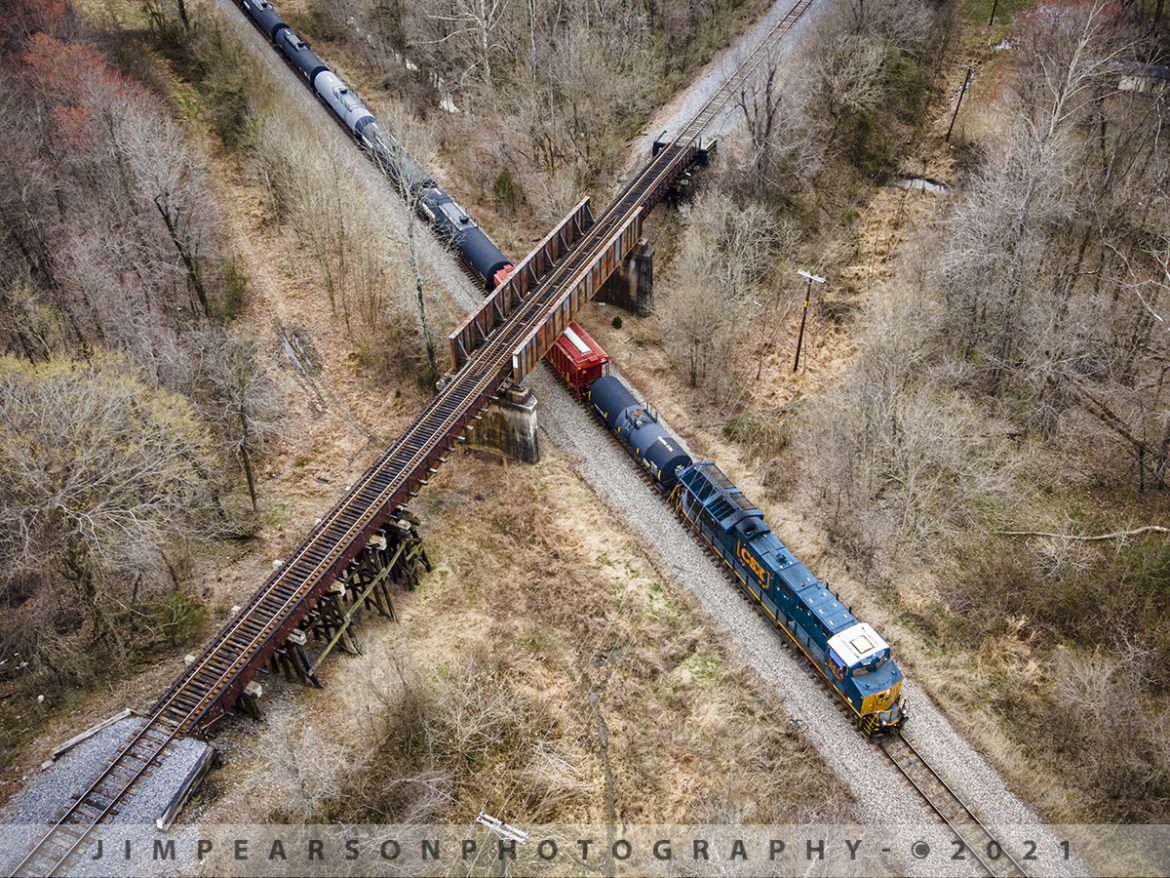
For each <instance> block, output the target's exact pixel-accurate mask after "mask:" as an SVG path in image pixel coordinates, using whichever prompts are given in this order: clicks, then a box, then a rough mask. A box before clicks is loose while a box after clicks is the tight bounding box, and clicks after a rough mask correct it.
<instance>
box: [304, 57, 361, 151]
mask: <svg viewBox="0 0 1170 878" xmlns="http://www.w3.org/2000/svg"><path fill="white" fill-rule="evenodd" d="M313 90H314V91H316V92H317V94H319V95H320V96H321V100H323V101H325V103H326V104H328V105H329V109H331V110H332V111H333V112H334V113H336V114H337V118H339V119H340V120H341V122H342V124H344V125H345V127H346V128H348V129H349V130H350V131H351V132H353V133H354V134H355V135H357V136H358V137H360V136H361V134H362V129H363V128H365V127H366V126H367V125H369V124H370V123H371V122H373V121H374V115H373V113H371V112H370V110H369V108H368V107H367V106H366V105H365V104H363V103H362V99H361V98H359V97H358V96H357V95H356V94H354V92H353V90H352V89H350V87H349V86H348V85H346V84H345V83H344V82H342V81H341V79H340V78H339V77H338V76H337V74H336V73H334V72H333V71H332V70H323V71H321V72H320V73H319V74H317V78H316V79H314V80H313Z"/></svg>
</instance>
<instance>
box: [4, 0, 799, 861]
mask: <svg viewBox="0 0 1170 878" xmlns="http://www.w3.org/2000/svg"><path fill="white" fill-rule="evenodd" d="M811 3H812V0H797V2H796V3H795V5H794V6H793V7H792V9H790V10H789V11H788V12H787V13H786V14H785V15H784V16H783V17H782V18H781V19H780V20H779V21H778V22H777V24H776V25H775V26H774V27H773V29H772V31H771V32H770V33H769V34H768V36H767V37H765V38H764V40H762V41H761V42H760V43H759V44H758V45H757V46H756V48H755V49H754V50H753V51H752V52H751V54H750V55H748V57H747V58H746V59H745V60H744V62H743V63H742V64H741V65H740V67H739V68H738V70H736V71H735V72H734V73H733V74H732V75H731V76H730V77H729V78H728V79H727V80H726V81H725V82H724V84H723V86H722V87H721V88H720V89H719V90H718V91H717V92H716V93H715V94H714V95H713V96H712V97H711V98H710V99H709V100H708V101H707V103H706V104H705V105H704V106H703V107H702V109H701V110H700V111H699V112H698V114H697V115H696V116H695V117H694V118H693V119H692V120H691V121H690V122H689V123H688V124H687V125H686V126H685V127H684V128H683V129H682V131H681V132H680V133H679V135H678V136H677V137H676V138H675V139H674V140H673V141H672V142H670V143H666V144H663V145H662V147H661V148H660V149H658V150H657V151H656V152H655V154H654V156H653V157H652V158H651V159H650V160H649V161H648V162H647V163H646V164H645V165H644V166H643V167H642V168H641V169H640V170H639V171H638V172H637V173H636V174H634V175H633V177H632V178H631V179H630V180H629V182H627V183H626V185H625V186H624V188H623V189H622V190H621V192H620V193H619V194H618V195H617V197H616V198H615V199H614V200H613V202H612V203H611V204H610V205H609V206H608V207H607V208H606V209H605V210H604V211H602V212H601V214H600V215H598V216H596V217H595V216H594V214H593V212H592V209H591V206H590V203H589V201H588V199H585V200H583V201H582V202H581V203H579V204H578V205H577V206H576V207H575V208H574V209H573V210H572V211H570V213H569V214H568V215H567V216H566V217H565V219H564V220H562V222H561V223H560V224H558V226H557V227H556V228H555V229H554V230H553V231H552V232H550V234H549V235H548V236H547V237H546V238H545V239H544V240H543V241H542V242H541V243H540V244H539V245H538V246H537V247H536V248H535V249H534V250H533V251H532V252H531V253H530V254H529V255H528V256H527V257H526V258H525V259H524V260H523V261H522V262H521V263H520V264H519V265H518V266H517V267H516V270H515V271H514V272H513V273H512V275H511V276H510V277H509V278H508V279H507V280H506V281H505V282H503V283H502V284H501V285H500V286H499V287H497V288H496V289H495V290H494V291H493V292H492V294H491V295H490V296H489V297H488V298H487V299H485V301H484V303H483V304H482V306H481V307H480V308H479V309H478V310H477V311H476V312H475V313H474V314H472V315H471V316H469V317H468V318H467V320H466V321H464V323H463V324H462V325H461V326H460V327H458V328H457V329H456V330H455V331H454V332H453V333H452V334H451V336H450V337H449V347H450V355H451V363H452V368H453V369H454V372H453V373H452V374H451V376H450V378H449V380H447V381H446V382H445V383H444V384H443V385H442V387H441V388H440V389H439V391H438V392H437V393H436V395H435V396H434V397H433V398H432V399H431V400H430V402H429V403H428V404H427V405H426V407H425V408H424V409H423V411H422V412H421V413H420V414H419V416H418V417H417V418H416V419H415V420H414V422H413V423H411V425H410V426H409V427H408V428H407V429H406V430H405V431H404V432H403V433H402V434H401V435H400V436H399V437H398V438H397V439H396V440H394V442H393V443H392V444H391V445H390V447H389V448H388V449H387V450H386V451H385V452H383V453H382V455H381V456H380V457H379V458H378V459H377V460H376V461H375V462H374V463H373V464H372V465H371V466H370V467H369V468H368V469H367V470H366V471H365V472H364V473H363V474H362V475H361V477H360V478H358V479H357V480H356V481H355V483H354V484H353V486H352V487H351V488H350V489H349V490H348V491H346V493H345V495H344V496H343V497H342V498H341V499H340V500H339V501H338V503H337V504H336V505H335V506H334V507H333V508H332V509H331V510H329V512H328V513H326V514H325V516H324V517H323V518H321V519H320V520H319V521H318V522H317V524H316V525H315V526H314V527H313V528H312V530H311V531H310V532H309V534H308V535H307V536H306V537H305V538H304V539H303V540H302V541H301V543H300V544H299V545H298V546H297V547H296V548H295V549H294V550H293V551H292V552H291V553H289V555H288V556H287V557H286V558H285V559H283V560H282V561H281V562H280V563H279V565H278V566H276V567H275V569H274V570H273V572H272V573H271V575H269V577H268V578H267V579H266V580H265V582H264V583H263V585H261V587H260V588H259V589H257V591H256V592H255V593H254V594H253V595H252V596H251V598H250V599H249V600H248V602H247V603H246V604H245V605H243V606H242V607H240V608H239V609H238V610H237V611H236V612H235V613H233V615H232V616H231V618H230V619H229V620H228V621H227V623H226V624H225V625H224V626H223V628H221V629H220V631H219V632H218V633H217V634H216V635H215V636H214V637H213V638H212V639H211V641H210V642H209V643H208V644H207V646H206V647H205V648H204V649H203V651H202V652H201V653H200V654H199V655H197V656H194V657H189V661H188V664H187V666H186V668H185V669H184V670H183V672H182V673H181V674H180V675H179V677H178V678H177V679H176V680H175V681H174V683H173V684H172V685H171V686H170V687H169V688H168V689H167V691H166V692H165V693H164V694H163V695H162V697H161V698H159V699H158V701H157V702H156V703H155V705H154V706H153V708H152V709H151V710H150V712H149V715H148V718H147V720H146V722H145V723H144V724H143V725H142V727H141V730H140V731H139V732H137V733H136V735H135V736H134V737H133V738H132V739H131V740H129V741H128V742H127V743H126V744H125V745H124V746H123V747H122V748H121V749H120V750H119V752H118V754H117V755H116V756H115V757H114V758H113V759H112V760H111V761H110V762H109V763H108V765H107V767H106V768H105V769H104V771H103V772H102V773H101V774H100V775H99V777H98V778H97V779H96V780H95V781H94V782H93V783H92V785H91V786H90V787H89V789H87V790H86V791H85V792H84V793H82V794H81V795H80V796H78V798H77V799H76V801H74V802H71V803H68V804H67V805H66V806H65V807H64V809H63V812H62V813H61V816H60V817H59V819H58V821H57V822H56V824H55V825H54V826H53V827H52V828H51V830H50V831H49V832H48V833H47V834H46V835H44V836H43V837H42V838H41V839H40V841H39V842H38V843H37V844H36V845H35V846H34V847H33V848H32V849H31V850H30V851H29V852H28V854H27V856H26V857H25V858H24V860H23V861H22V862H20V863H19V864H18V865H17V867H16V870H15V874H20V875H52V874H54V873H55V872H57V871H58V870H60V869H61V868H62V867H63V866H64V865H65V864H66V863H68V862H70V861H71V859H72V858H74V857H75V856H76V855H77V854H78V853H79V851H80V850H81V849H82V848H83V846H84V845H85V842H86V839H87V838H88V837H89V836H90V834H91V833H92V832H93V830H94V828H96V827H97V826H98V825H100V824H102V823H103V822H106V821H108V820H109V819H111V818H112V816H113V815H115V814H117V812H118V806H119V803H120V802H121V801H122V800H123V799H124V798H125V797H126V796H127V795H128V794H129V793H130V792H131V790H132V788H133V786H134V784H135V783H136V782H137V781H138V780H139V779H140V778H142V777H143V776H144V774H146V773H147V772H148V771H149V770H150V767H151V766H152V765H153V764H155V763H156V762H157V761H158V760H159V759H160V758H161V757H162V756H163V755H164V751H165V750H166V749H167V747H168V745H170V744H171V742H173V741H175V740H176V739H177V738H179V737H182V736H188V735H191V736H203V735H205V734H206V733H207V731H208V729H209V728H210V727H211V726H212V725H213V724H214V723H215V722H216V721H217V720H218V719H220V718H221V717H222V716H223V715H224V714H225V713H226V712H227V711H228V710H229V709H230V708H231V707H232V706H234V705H235V704H236V703H237V702H239V701H240V699H241V698H243V699H244V706H245V707H246V708H248V709H249V710H250V711H251V710H253V709H254V704H250V703H249V699H250V698H252V697H253V696H254V695H255V694H256V692H257V690H256V687H255V686H254V685H252V684H253V683H254V681H255V678H256V676H257V675H258V674H259V673H260V671H261V669H263V668H265V667H266V666H268V667H271V668H275V669H278V670H282V671H284V672H285V673H288V674H291V675H294V676H297V677H299V678H301V679H303V680H305V681H306V682H308V683H310V684H315V683H316V672H317V668H318V666H319V664H320V659H321V658H322V657H323V655H324V654H325V653H327V652H328V651H329V650H330V649H332V648H333V647H335V646H337V647H340V648H342V649H348V650H350V651H356V650H357V648H358V647H357V643H356V640H355V639H354V634H353V631H352V622H353V621H354V618H355V617H356V615H357V614H358V613H359V612H360V611H362V610H370V611H373V612H377V613H381V614H383V615H386V616H392V614H393V606H392V604H391V602H390V594H389V591H388V585H389V583H390V582H391V581H394V582H398V583H403V584H405V585H407V586H408V587H409V586H410V585H412V584H413V582H414V580H415V578H417V576H418V575H419V573H420V572H421V570H422V569H425V568H427V567H428V565H429V562H428V561H427V559H426V555H425V552H423V551H422V549H421V545H420V543H419V541H418V534H417V530H416V529H415V524H416V523H417V522H415V521H414V520H413V519H412V517H411V516H410V514H409V512H408V511H407V509H406V506H407V504H408V503H409V501H410V500H411V498H413V497H415V496H416V495H417V492H418V491H419V490H420V489H421V488H422V487H423V486H425V485H426V484H427V481H428V479H430V478H431V477H432V476H433V475H434V473H435V472H436V471H437V470H438V468H439V467H440V466H442V464H443V463H444V462H445V461H446V460H447V459H448V455H450V454H451V452H452V451H453V450H454V449H455V448H456V446H457V445H459V444H460V443H462V442H464V441H466V440H467V438H468V435H469V434H470V432H471V431H472V430H474V428H475V424H476V422H477V421H478V420H479V419H480V418H481V417H482V413H483V412H484V410H485V408H486V407H487V406H488V405H489V404H490V403H492V402H493V400H495V399H496V398H497V394H498V393H499V392H500V390H501V388H503V387H504V386H505V385H507V384H508V383H509V382H512V383H515V384H519V383H520V382H521V381H522V380H523V378H524V376H525V375H527V374H528V373H529V372H530V371H531V370H532V369H533V368H535V367H536V365H537V363H539V361H540V359H541V358H542V357H543V356H544V354H545V353H546V352H547V351H548V349H549V348H550V347H551V346H552V344H553V343H554V342H555V341H556V339H557V338H558V337H559V336H560V335H561V333H562V332H563V331H564V329H565V328H566V327H567V326H568V324H569V322H570V321H572V320H573V318H574V317H575V316H576V314H577V313H578V312H579V311H580V309H581V308H582V307H583V306H584V305H585V304H586V303H587V302H588V301H589V299H591V298H592V297H593V296H594V295H595V294H596V293H597V292H598V291H599V290H600V289H601V287H602V285H603V284H604V283H605V281H606V280H607V279H608V278H609V277H610V275H611V274H613V272H614V271H615V269H616V268H618V267H619V266H620V265H621V264H622V261H623V260H624V259H625V258H626V256H627V255H628V254H629V253H630V251H631V250H632V249H633V248H634V246H635V245H636V243H637V242H638V240H639V238H640V236H641V231H642V220H643V218H644V217H645V216H646V215H647V214H648V213H649V212H650V211H651V210H652V209H653V208H654V206H655V205H657V204H658V203H659V202H660V201H661V200H662V199H663V197H664V196H665V195H666V194H667V192H668V191H669V190H670V189H671V187H672V186H674V185H675V183H676V182H677V181H678V179H679V177H680V176H681V175H682V174H683V173H684V172H685V171H686V170H687V169H688V168H689V167H690V165H691V164H692V163H693V161H694V160H695V158H696V156H697V155H699V154H700V151H701V149H702V148H703V147H704V144H703V143H702V142H701V137H702V135H703V132H704V130H705V129H706V128H707V127H708V126H709V125H710V124H711V123H712V122H713V121H714V120H715V119H716V118H718V117H719V116H720V114H721V113H722V112H723V111H724V110H725V109H726V108H727V106H728V104H729V102H730V100H731V99H732V98H733V96H735V95H737V94H738V93H739V92H740V91H741V90H742V89H743V88H745V87H746V85H747V83H748V81H749V79H750V78H751V77H752V76H753V75H754V74H755V73H756V72H757V71H758V70H759V69H760V67H761V66H762V65H763V63H764V62H765V61H766V60H767V59H768V58H769V57H770V56H771V54H772V51H773V49H774V48H775V46H776V45H777V43H779V41H780V40H781V39H782V38H783V37H784V36H785V34H787V32H788V30H789V29H790V28H791V27H792V25H793V24H794V23H795V22H796V21H797V20H798V19H799V18H800V17H801V16H802V15H803V14H804V12H805V11H806V10H807V9H808V7H809V6H810V5H811ZM299 632H306V633H309V634H312V635H314V636H315V638H316V639H317V640H318V641H320V642H322V643H324V647H323V651H319V652H318V653H317V655H316V656H315V657H313V656H310V654H309V651H308V650H306V649H305V648H304V647H305V642H306V637H305V636H304V634H302V633H299ZM250 686H251V689H249V687H250Z"/></svg>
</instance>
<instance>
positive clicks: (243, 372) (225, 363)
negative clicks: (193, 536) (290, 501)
mask: <svg viewBox="0 0 1170 878" xmlns="http://www.w3.org/2000/svg"><path fill="white" fill-rule="evenodd" d="M198 349H199V350H200V351H201V352H202V361H201V363H200V367H199V369H200V372H201V373H202V374H201V376H200V377H201V380H202V381H204V382H206V384H207V385H208V386H207V390H206V393H205V395H206V396H207V397H208V399H209V401H208V403H207V404H206V407H207V408H208V409H209V414H210V415H211V417H212V419H213V420H214V421H215V422H216V423H218V424H219V425H220V429H221V430H222V432H223V434H224V435H225V436H226V437H227V439H228V441H227V447H228V449H229V450H230V451H231V453H232V455H233V456H234V457H235V458H236V459H237V460H238V461H239V462H240V466H241V468H242V469H243V471H244V480H245V483H246V484H247V487H248V497H249V498H250V499H251V501H252V511H253V512H256V511H258V509H259V507H258V505H257V500H256V476H255V472H254V466H255V459H256V458H257V457H258V456H259V455H261V454H263V453H264V451H265V449H266V447H267V445H268V443H269V442H270V441H271V440H272V439H273V437H274V436H275V435H276V433H277V429H278V424H279V418H280V406H279V400H278V399H277V397H276V388H275V387H274V385H273V383H272V380H271V378H270V377H269V375H268V372H267V370H266V369H265V368H264V364H263V362H262V360H261V359H260V357H259V356H258V354H257V352H256V349H255V345H254V344H252V343H251V342H249V341H246V340H245V339H243V338H241V337H240V336H239V335H238V334H237V333H235V332H231V331H218V330H211V331H208V332H205V333H204V334H203V337H202V338H201V339H200V342H199V344H198Z"/></svg>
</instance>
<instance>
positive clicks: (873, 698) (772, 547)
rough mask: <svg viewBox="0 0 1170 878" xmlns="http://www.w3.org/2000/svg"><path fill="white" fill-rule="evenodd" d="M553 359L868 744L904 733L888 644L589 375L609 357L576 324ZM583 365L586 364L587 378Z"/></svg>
mask: <svg viewBox="0 0 1170 878" xmlns="http://www.w3.org/2000/svg"><path fill="white" fill-rule="evenodd" d="M570 333H571V335H570ZM574 339H576V340H577V341H579V342H582V345H578V344H575V343H574ZM586 340H587V344H585V342H586ZM582 346H584V347H586V348H587V350H581V347H582ZM554 354H556V356H554ZM548 359H549V361H550V362H551V363H552V364H553V365H554V367H555V368H556V370H557V372H558V373H560V374H561V376H562V377H563V378H564V379H565V381H566V383H568V384H569V386H570V388H573V389H575V390H576V389H578V388H581V387H587V390H586V391H585V393H584V396H585V398H586V399H587V400H588V402H589V405H590V407H591V408H592V409H593V411H594V412H595V413H596V414H597V415H598V417H600V418H601V419H602V420H603V421H604V422H605V424H606V426H607V427H608V428H609V429H610V431H612V433H613V434H614V435H615V436H616V437H617V438H618V441H620V442H621V443H622V445H624V446H625V448H626V450H627V451H628V452H629V453H630V455H631V456H632V457H633V458H634V460H636V461H637V462H638V463H639V464H641V466H642V467H643V468H644V469H645V470H646V472H647V473H648V474H649V476H650V478H651V479H652V481H653V483H654V486H655V487H656V488H657V489H658V490H659V491H660V492H661V493H662V494H663V495H664V496H665V497H666V498H667V499H668V502H669V503H670V505H671V506H672V507H673V508H674V509H675V511H676V512H677V513H678V514H679V516H681V517H682V519H683V520H684V521H685V522H686V523H687V524H688V525H689V526H690V527H691V528H692V529H693V531H694V532H695V533H696V534H698V535H699V536H701V537H702V539H703V540H704V541H705V542H706V543H707V544H708V545H709V546H710V547H711V549H712V550H713V551H714V552H715V554H716V555H718V556H719V558H720V559H721V560H722V561H723V563H724V564H725V565H726V566H727V568H728V569H729V570H730V571H731V573H732V574H734V576H735V578H736V580H737V581H738V582H739V584H740V586H741V587H742V588H743V589H744V591H745V592H746V595H747V596H749V597H750V598H751V599H752V600H754V601H756V602H757V603H758V605H759V607H760V609H761V610H762V611H763V612H764V613H765V614H766V615H767V616H768V618H770V619H771V620H772V621H773V622H774V623H775V624H776V627H777V628H778V629H779V630H780V631H782V632H783V633H784V634H785V635H786V636H787V637H788V638H789V639H790V640H791V642H792V643H793V644H795V645H796V648H797V649H799V650H800V651H801V652H802V653H803V654H804V656H805V657H806V658H807V659H808V661H809V662H810V663H811V664H812V666H813V667H814V668H815V669H816V671H817V672H818V673H819V674H820V675H821V676H822V677H824V679H825V681H826V682H827V683H828V685H829V686H830V687H831V688H832V689H833V691H834V692H835V693H836V694H837V695H838V696H839V697H840V698H841V700H842V701H843V702H844V703H845V705H846V706H847V708H848V709H849V711H850V715H851V716H852V718H853V721H854V723H855V724H856V725H857V727H858V728H859V729H861V731H862V732H863V733H864V734H866V735H867V736H878V735H884V734H889V733H892V732H896V731H898V730H899V729H900V728H901V727H902V725H903V723H905V721H906V715H907V714H906V703H905V699H904V697H903V695H902V672H901V670H900V669H899V668H898V665H897V663H896V662H895V661H894V659H893V657H892V655H891V653H890V646H889V644H888V643H886V641H885V640H883V639H882V637H881V635H879V634H878V633H877V632H876V631H874V629H873V628H872V627H871V626H870V625H868V624H866V623H865V622H861V621H859V620H858V619H857V618H856V617H855V616H854V615H853V613H852V612H851V611H850V610H849V609H848V608H846V607H845V606H843V605H842V604H841V602H840V601H839V600H838V599H837V597H836V595H834V594H833V593H832V592H831V591H829V589H828V588H826V587H825V585H824V583H822V582H821V581H820V580H819V579H817V578H816V576H814V575H813V574H812V573H811V572H810V571H809V570H808V568H807V567H805V566H804V565H803V564H802V563H800V561H799V560H797V558H796V556H795V555H793V554H792V552H791V551H789V549H788V548H787V547H786V546H785V545H784V544H783V543H782V542H780V540H779V538H778V537H777V536H776V534H774V533H773V532H772V529H771V528H769V527H768V525H767V523H766V522H765V521H764V514H763V512H761V511H760V509H759V508H758V507H757V506H756V505H755V504H753V503H752V502H751V501H750V500H749V499H748V498H747V497H746V496H745V495H744V493H743V491H741V490H740V489H739V488H737V487H736V486H735V485H734V484H733V483H732V481H731V480H730V479H729V478H728V477H727V476H726V475H725V474H724V473H723V471H722V470H721V469H719V467H718V466H716V465H715V464H714V463H713V462H711V461H701V462H697V463H696V462H695V461H693V460H692V459H691V457H690V455H689V454H687V453H686V451H685V450H684V449H683V448H682V445H681V444H680V443H679V441H678V440H677V439H675V438H674V437H673V436H672V435H671V434H670V432H669V431H667V430H666V429H665V428H664V427H663V426H662V425H661V424H660V423H659V421H658V416H657V415H656V414H655V412H654V410H653V409H651V408H650V407H649V406H647V405H646V404H645V403H643V402H639V401H638V400H637V399H636V398H635V397H634V396H633V394H631V393H630V391H629V390H627V389H626V387H625V385H624V384H622V383H621V381H619V380H618V379H617V378H616V377H614V376H612V375H597V374H596V373H593V372H589V371H585V370H590V369H596V364H597V363H599V362H604V363H608V362H609V357H608V356H607V355H606V354H605V352H604V351H603V350H601V348H600V346H599V345H597V343H596V342H594V341H593V340H592V339H591V338H589V336H588V335H586V334H585V332H584V330H582V329H581V328H580V327H579V326H578V325H577V324H575V323H573V324H570V327H569V332H567V333H566V334H565V336H562V337H561V338H560V339H558V341H557V343H556V344H555V345H554V346H553V352H552V353H550V355H549V358H548ZM574 363H582V364H583V366H582V367H581V370H577V369H575V367H574V365H573V364H574Z"/></svg>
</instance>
